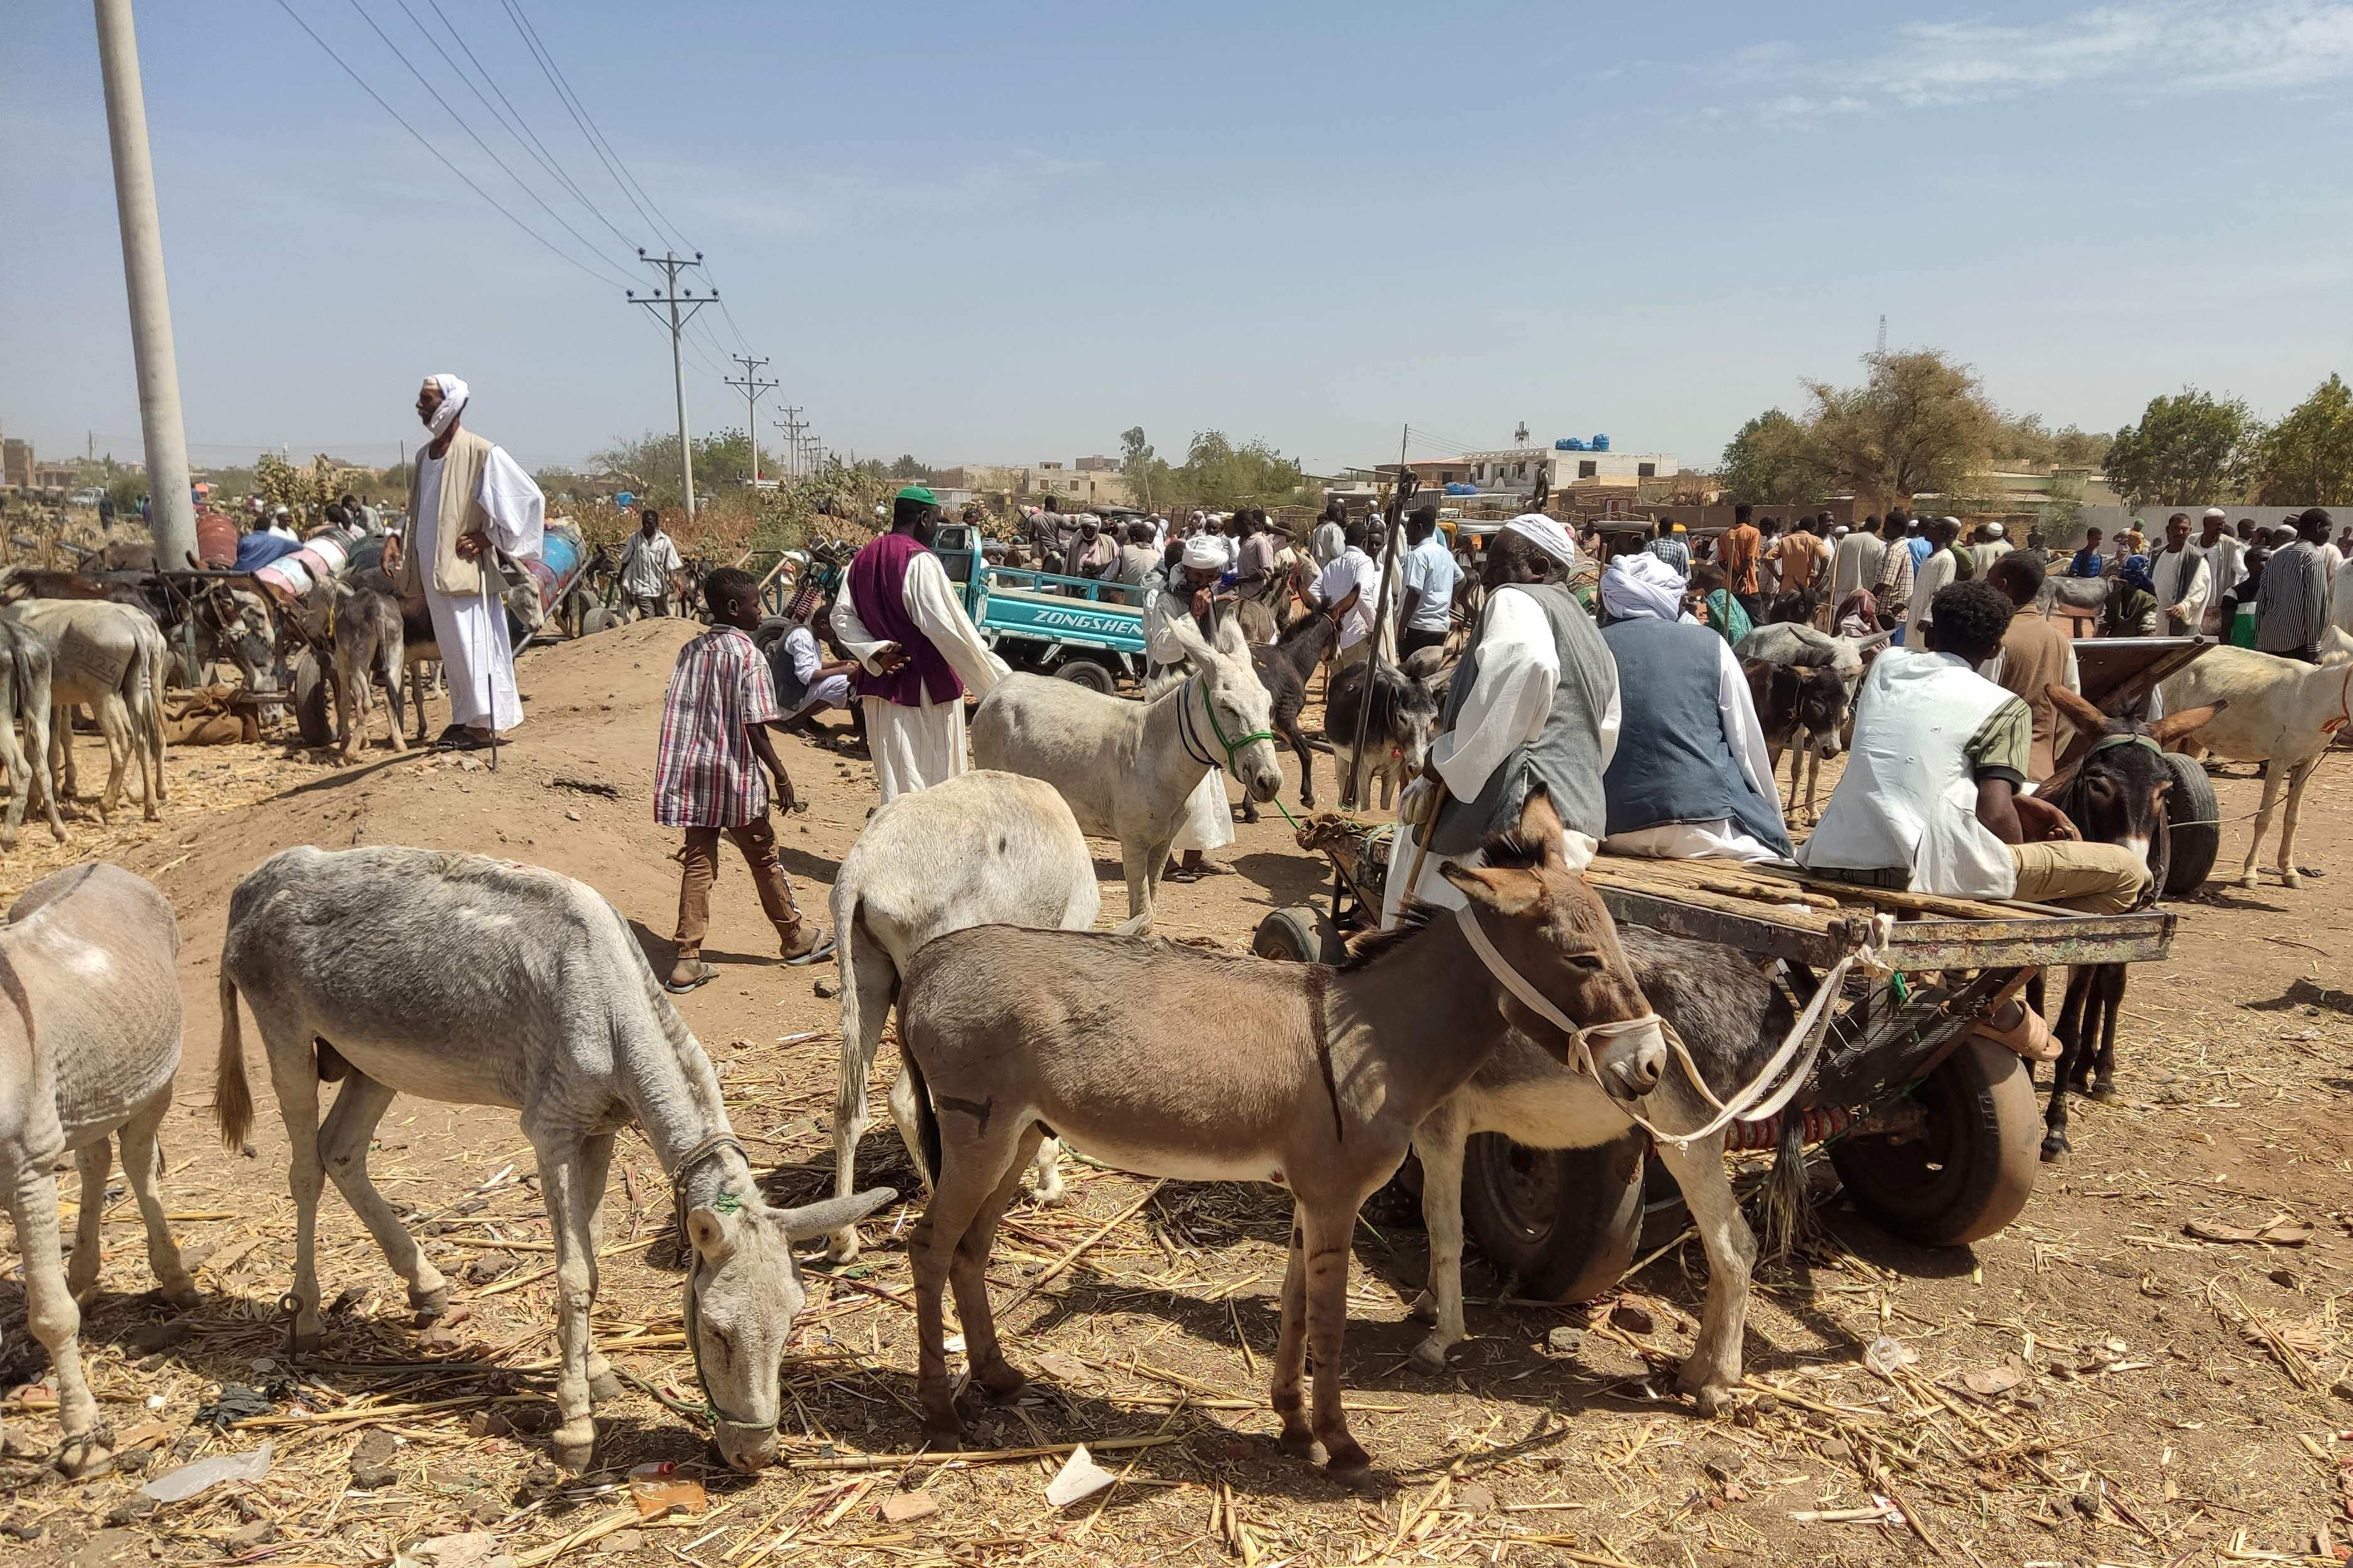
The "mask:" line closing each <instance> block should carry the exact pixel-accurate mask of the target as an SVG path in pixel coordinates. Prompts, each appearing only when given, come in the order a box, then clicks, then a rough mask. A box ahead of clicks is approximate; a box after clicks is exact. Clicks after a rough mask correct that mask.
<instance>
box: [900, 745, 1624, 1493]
mask: <svg viewBox="0 0 2353 1568" xmlns="http://www.w3.org/2000/svg"><path fill="white" fill-rule="evenodd" d="M1560 846H1561V826H1560V819H1559V817H1558V816H1556V814H1555V813H1554V811H1553V808H1552V805H1551V802H1550V801H1549V800H1548V799H1547V798H1546V795H1544V793H1543V792H1542V791H1541V790H1538V791H1537V792H1536V793H1535V794H1534V795H1532V797H1531V798H1530V800H1529V802H1528V805H1527V807H1526V809H1525V812H1524V813H1523V814H1522V816H1521V818H1520V822H1519V826H1518V831H1517V832H1516V833H1515V834H1513V835H1506V836H1500V837H1496V838H1493V839H1491V840H1489V841H1488V843H1487V844H1486V845H1485V846H1483V847H1482V864H1480V865H1478V866H1476V867H1475V868H1473V867H1470V866H1465V865H1463V864H1461V863H1459V862H1449V863H1447V864H1446V865H1445V866H1444V867H1443V868H1442V870H1443V873H1444V875H1445V876H1446V878H1447V879H1448V880H1449V881H1450V882H1451V884H1452V885H1453V886H1454V887H1456V888H1458V889H1461V892H1462V893H1463V895H1464V896H1465V898H1466V900H1467V903H1466V904H1465V906H1464V907H1463V908H1462V909H1461V910H1455V911H1443V912H1441V911H1435V910H1424V911H1423V913H1422V915H1421V916H1420V918H1419V919H1417V920H1415V921H1412V922H1410V923H1409V925H1407V926H1406V927H1404V928H1402V929H1400V930H1399V931H1398V932H1397V933H1396V934H1394V935H1392V936H1388V937H1385V938H1382V939H1378V940H1376V941H1373V942H1366V943H1365V944H1364V945H1362V946H1360V947H1359V948H1358V949H1357V951H1356V955H1355V956H1354V957H1352V958H1351V959H1350V960H1349V962H1348V963H1346V964H1345V965H1343V966H1342V967H1341V968H1340V969H1339V970H1338V971H1336V972H1335V971H1334V970H1332V969H1330V968H1328V967H1326V966H1324V965H1323V964H1293V963H1265V962H1262V961H1260V960H1256V959H1251V958H1241V957H1229V956H1226V955H1222V954H1215V953H1206V952H1198V951H1196V950H1193V949H1189V948H1182V947H1174V946H1170V945H1168V944H1166V943H1164V942H1138V941H1134V940H1132V939H1128V938H1123V937H1120V936H1116V935H1103V934H1098V933H1094V932H1076V931H1013V930H1009V929H1007V928H1005V927H1001V926H997V927H986V928H982V929H979V930H976V931H957V932H955V933H954V934H952V935H948V936H944V937H942V938H940V939H939V940H938V941H936V942H932V943H931V944H930V945H928V946H926V947H925V948H923V951H922V952H918V953H917V954H916V955H915V959H914V962H913V963H912V964H910V965H909V966H908V970H907V975H906V989H905V991H904V992H903V993H902V999H901V1005H900V1016H901V1024H900V1029H899V1042H900V1050H901V1053H902V1056H903V1058H904V1059H905V1064H906V1065H905V1070H906V1072H907V1073H908V1074H909V1076H910V1077H911V1078H912V1079H913V1098H914V1103H915V1108H916V1111H917V1118H918V1122H919V1131H920V1134H921V1137H922V1141H923V1149H924V1152H925V1154H926V1156H927V1163H929V1164H930V1166H931V1168H932V1169H933V1170H934V1172H935V1173H937V1183H938V1184H937V1187H936V1188H935V1190H934V1193H933V1195H932V1201H931V1203H930V1204H929V1205H927V1206H926V1207H925V1209H924V1211H923V1218H922V1219H921V1220H919V1221H918V1222H917V1223H916V1226H915V1229H914V1233H913V1237H912V1239H911V1241H910V1244H909V1252H910V1254H911V1261H912V1262H913V1268H914V1280H915V1315H916V1318H915V1321H916V1330H917V1333H918V1336H919V1339H920V1344H921V1351H920V1361H919V1363H918V1367H917V1374H916V1390H917V1399H918V1402H919V1403H920V1405H921V1407H922V1419H923V1429H924V1431H925V1432H926V1433H927V1434H928V1435H929V1436H932V1437H933V1438H934V1440H937V1441H942V1442H945V1443H951V1444H952V1443H955V1441H957V1440H958V1439H959V1438H960V1436H961V1434H962V1431H963V1421H962V1418H961V1417H960V1416H959V1415H958V1414H957V1410H956V1405H955V1397H954V1390H953V1387H952V1385H951V1384H950V1382H949V1378H948V1370H947V1360H946V1356H945V1353H944V1350H943V1348H942V1339H941V1332H942V1324H941V1315H942V1313H941V1291H942V1289H943V1287H944V1286H946V1285H953V1287H954V1289H955V1298H956V1316H957V1318H958V1320H959V1321H960V1322H961V1324H962V1326H963V1329H964V1336H965V1346H966V1348H967V1352H968V1353H969V1355H970V1356H971V1366H972V1376H973V1380H974V1381H975V1382H976V1384H978V1385H979V1386H980V1387H981V1388H983V1389H985V1390H987V1391H988V1392H989V1393H991V1394H997V1395H998V1396H1000V1397H1002V1396H1007V1395H1010V1394H1013V1393H1014V1392H1016V1391H1017V1390H1018V1389H1019V1388H1020V1387H1021V1385H1022V1382H1023V1379H1022V1376H1021V1374H1020V1373H1018V1372H1016V1371H1015V1370H1014V1369H1013V1367H1012V1366H1011V1364H1010V1363H1008V1362H1007V1361H1006V1359H1005V1354H1004V1352H1003V1350H1002V1348H1001V1347H1000V1346H999V1344H998V1342H997V1330H996V1325H995V1323H994V1322H993V1321H992V1319H991V1315H990V1310H989V1302H988V1281H987V1268H988V1255H989V1249H990V1247H991V1245H992V1244H993V1242H994V1240H995V1238H996V1234H997V1219H998V1216H999V1215H1002V1214H1003V1212H1004V1210H1005V1206H1006V1205H1007V1204H1008V1202H1010V1201H1011V1199H1012V1196H1013V1193H1014V1190H1015V1188H1017V1187H1018V1185H1019V1184H1020V1179H1021V1167H1022V1166H1023V1165H1025V1164H1027V1163H1029V1159H1030V1157H1031V1155H1032V1154H1034V1153H1035V1152H1036V1151H1037V1148H1038V1145H1039V1142H1040V1140H1042V1139H1043V1138H1044V1136H1045V1130H1046V1129H1047V1128H1048V1127H1051V1128H1052V1129H1053V1130H1054V1131H1056V1132H1058V1133H1060V1135H1061V1136H1062V1137H1064V1138H1066V1139H1068V1140H1069V1141H1070V1142H1071V1143H1072V1144H1073V1145H1074V1146H1076V1147H1078V1148H1080V1149H1082V1150H1084V1151H1086V1152H1088V1153H1089V1154H1091V1155H1092V1157H1094V1158H1097V1159H1099V1160H1102V1161H1103V1162H1104V1163H1109V1164H1112V1165H1115V1166H1117V1167H1119V1168H1121V1169H1123V1170H1128V1171H1134V1172H1137V1173H1143V1174H1147V1175H1158V1176H1163V1177H1174V1178H1176V1179H1179V1180H1192V1181H1252V1182H1273V1183H1276V1184H1280V1185H1285V1186H1288V1187H1289V1188H1290V1189H1291V1191H1292V1194H1293V1211H1292V1212H1293V1220H1292V1228H1291V1261H1290V1267H1289V1268H1288V1269H1287V1270H1286V1271H1285V1273H1284V1275H1283V1284H1282V1335H1281V1338H1280V1340H1279V1341H1278V1342H1277V1345H1276V1348H1275V1353H1274V1369H1273V1372H1274V1378H1273V1404H1274V1408H1275V1412H1276V1414H1277V1415H1278V1416H1280V1418H1281V1420H1282V1444H1283V1447H1285V1448H1286V1449H1289V1450H1291V1451H1293V1452H1294V1453H1305V1452H1307V1451H1308V1450H1309V1449H1310V1447H1311V1446H1312V1445H1313V1444H1314V1443H1318V1442H1320V1443H1321V1444H1322V1445H1323V1446H1324V1454H1325V1456H1326V1459H1327V1462H1328V1464H1329V1466H1330V1468H1331V1470H1332V1473H1333V1474H1334V1475H1335V1477H1337V1478H1340V1479H1345V1480H1349V1481H1360V1480H1362V1479H1365V1478H1366V1473H1367V1471H1368V1469H1369V1467H1370V1464H1371V1461H1370V1460H1369V1459H1368V1458H1366V1454H1365V1450H1364V1449H1363V1448H1362V1447H1359V1446H1358V1445H1357V1443H1356V1438H1355V1437H1354V1436H1350V1434H1349V1431H1348V1426H1347V1421H1346V1418H1345V1415H1343V1414H1342V1411H1341V1405H1340V1369H1341V1365H1342V1361H1341V1342H1342V1337H1343V1335H1344V1333H1345V1330H1346V1326H1347V1289H1348V1251H1349V1240H1350V1237H1351V1234H1352V1233H1353V1232H1354V1230H1355V1228H1356V1211H1357V1209H1358V1207H1359V1205H1362V1204H1363V1203H1364V1201H1365V1199H1366V1197H1367V1196H1369V1195H1370V1194H1372V1193H1373V1192H1374V1191H1376V1190H1377V1189H1378V1188H1379V1186H1380V1185H1381V1184H1382V1183H1384V1182H1386V1181H1387V1180H1388V1178H1389V1176H1390V1174H1391V1173H1394V1172H1395V1171H1396V1170H1397V1168H1398V1165H1399V1163H1402V1162H1403V1161H1404V1159H1405V1154H1406V1150H1407V1148H1408V1146H1409V1144H1410V1142H1412V1138H1413V1131H1414V1128H1415V1127H1416V1126H1417V1125H1418V1124H1419V1122H1420V1121H1421V1119H1422V1118H1423V1117H1424V1116H1426V1115H1428V1114H1429V1112H1430V1110H1431V1109H1432V1108H1433V1107H1435V1106H1436V1105H1437V1104H1438V1103H1439V1102H1440V1101H1441V1100H1444V1099H1446V1097H1447V1096H1448V1095H1450V1094H1452V1093H1453V1092H1454V1091H1455V1090H1456V1089H1460V1088H1461V1086H1462V1084H1463V1082H1464V1081H1465V1080H1466V1079H1469V1078H1470V1076H1471V1075H1472V1073H1473V1072H1475V1071H1476V1070H1477V1069H1478V1067H1479V1064H1480V1063H1481V1061H1482V1060H1483V1059H1484V1058H1486V1057H1487V1056H1488V1054H1489V1053H1491V1052H1492V1051H1493V1050H1494V1049H1495V1048H1496V1047H1498V1046H1500V1045H1501V1044H1502V1043H1503V1042H1504V1038H1505V1037H1506V1035H1507V1034H1508V1033H1509V1032H1510V1031H1511V1030H1513V1029H1514V1028H1518V1029H1522V1030H1525V1031H1526V1032H1527V1033H1528V1034H1529V1035H1530V1036H1532V1037H1534V1038H1535V1039H1536V1040H1537V1041H1538V1042H1540V1043H1541V1044H1542V1045H1543V1046H1544V1047H1545V1048H1546V1049H1547V1050H1550V1051H1552V1052H1554V1053H1556V1054H1557V1055H1558V1056H1560V1057H1562V1058H1567V1057H1568V1056H1569V1055H1570V1054H1571V1053H1572V1052H1573V1051H1574V1052H1577V1053H1578V1054H1579V1055H1581V1056H1584V1057H1585V1059H1588V1060H1589V1061H1591V1062H1592V1063H1593V1067H1594V1071H1595V1072H1596V1074H1597V1076H1598V1077H1599V1079H1600V1080H1601V1082H1602V1084H1603V1086H1604V1087H1605V1088H1606V1089H1608V1091H1609V1093H1610V1094H1612V1095H1613V1096H1616V1097H1619V1098H1620V1099H1623V1100H1640V1099H1641V1097H1642V1096H1644V1095H1646V1094H1648V1093H1649V1092H1650V1091H1651V1089H1652V1088H1653V1087H1654V1086H1655V1085H1657V1083H1658V1082H1659V1079H1660V1077H1661V1074H1662V1071H1663V1070H1664V1067H1665V1063H1666V1059H1667V1052H1666V1044H1665V1040H1664V1037H1662V1034H1661V1031H1660V1027H1659V1024H1658V1021H1657V1019H1656V1018H1654V1017H1652V1016H1651V1014H1650V1010H1649V1007H1648V1005H1646V1004H1645V1003H1644V1002H1643V1000H1642V994H1641V989H1640V988H1639V987H1638V986H1637V985H1636V984H1635V983H1634V977H1633V973H1632V972H1631V971H1630V969H1629V968H1628V967H1627V963H1626V957H1625V954H1624V953H1623V952H1621V951H1620V948H1619V946H1618V938H1617V932H1616V929H1615V927H1614V926H1613V925H1612V924H1611V922H1610V919H1609V912H1608V911H1607V910H1605V909H1603V907H1602V905H1601V900H1599V897H1598V896H1597V895H1596V894H1595V893H1594V891H1593V889H1591V888H1590V887H1589V886H1588V885H1587V884H1586V882H1585V881H1584V879H1582V878H1580V877H1578V876H1577V875H1576V874H1574V873H1573V872H1571V871H1570V870H1569V869H1568V868H1567V863H1566V861H1565V860H1564V858H1563V857H1562V852H1561V847H1560ZM1491 967H1492V968H1493V971H1494V973H1493V975H1492V976H1491V974H1490V973H1489V970H1490V968H1491ZM1498 980H1503V981H1504V982H1506V983H1507V984H1508V985H1510V986H1513V987H1521V986H1532V987H1534V989H1533V990H1532V991H1530V992H1529V993H1528V994H1530V995H1534V996H1537V997H1538V998H1539V999H1542V998H1544V997H1551V998H1556V999H1557V1000H1556V1002H1551V1003H1546V1007H1547V1008H1549V1009H1551V1012H1552V1016H1553V1017H1555V1018H1559V1019H1561V1020H1562V1021H1563V1022H1567V1021H1568V1020H1570V1019H1575V1020H1579V1021H1580V1022H1579V1023H1578V1024H1577V1026H1576V1034H1575V1036H1573V1037H1572V1036H1571V1035H1569V1034H1567V1033H1564V1032H1562V1031H1561V1029H1560V1028H1559V1027H1557V1026H1556V1025H1554V1024H1553V1023H1550V1022H1547V1021H1546V1019H1545V1018H1543V1017H1541V1016H1539V1015H1538V1013H1537V1012H1536V1011H1535V1010H1533V1009H1531V1008H1529V1007H1528V1006H1526V1005H1525V1004H1523V1003H1521V1002H1520V1001H1519V1000H1518V997H1517V995H1516V994H1515V993H1514V990H1511V989H1506V988H1505V986H1504V985H1499V984H1497V982H1498ZM1203 996H1214V997H1216V998H1217V999H1218V1004H1217V1005H1216V1006H1214V1007H1211V1008H1208V1009H1204V1008H1202V1007H1201V1006H1199V1005H1198V1002H1199V999H1200V998H1201V997H1203ZM1176 1037H1181V1038H1183V1039H1184V1041H1185V1042H1186V1047H1185V1049H1183V1050H1180V1051H1175V1052H1170V1053H1166V1054H1165V1055H1163V1056H1161V1057H1159V1058H1155V1060H1154V1061H1153V1063H1152V1064H1151V1067H1150V1068H1149V1070H1144V1071H1139V1070H1138V1064H1137V1060H1136V1057H1135V1051H1134V1042H1136V1041H1138V1040H1145V1039H1165V1038H1176ZM1587 1053H1589V1055H1588V1054H1587ZM1311 1339H1312V1340H1313V1342H1314V1362H1315V1391H1314V1420H1313V1423H1312V1425H1311V1423H1310V1421H1309V1420H1308V1418H1307V1415H1306V1412H1305V1408H1304V1402H1303V1399H1302V1397H1301V1391H1300V1373H1301V1369H1302V1366H1303V1358H1304V1356H1305V1355H1306V1353H1307V1350H1308V1344H1309V1341H1310V1340H1311Z"/></svg>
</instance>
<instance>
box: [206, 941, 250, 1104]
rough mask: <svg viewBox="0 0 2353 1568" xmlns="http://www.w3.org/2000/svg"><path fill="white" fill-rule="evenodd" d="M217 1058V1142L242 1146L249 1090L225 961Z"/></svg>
mask: <svg viewBox="0 0 2353 1568" xmlns="http://www.w3.org/2000/svg"><path fill="white" fill-rule="evenodd" d="M220 1010H221V1039H220V1058H219V1060H218V1061H216V1063H215V1064H214V1067H213V1121H215V1122H216V1123H218V1124H219V1127H220V1136H221V1145H222V1147H224V1148H227V1149H242V1148H244V1147H245V1137H246V1134H247V1133H248V1132H250V1131H253V1090H252V1089H250V1088H248V1086H247V1084H246V1081H245V1036H244V1033H243V1030H242V1028H241V1026H239V1025H238V1023H237V982H236V981H235V980H234V979H232V978H230V976H229V970H228V965H227V964H226V963H224V964H222V965H221V977H220Z"/></svg>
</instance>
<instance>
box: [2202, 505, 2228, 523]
mask: <svg viewBox="0 0 2353 1568" xmlns="http://www.w3.org/2000/svg"><path fill="white" fill-rule="evenodd" d="M2205 515H2206V516H2208V517H2211V518H2217V519H2220V520H2221V521H2229V520H2230V516H2231V514H2230V513H2229V512H2227V511H2224V510H2222V509H2221V507H2219V506H2210V507H2208V508H2207V509H2206V511H2205Z"/></svg>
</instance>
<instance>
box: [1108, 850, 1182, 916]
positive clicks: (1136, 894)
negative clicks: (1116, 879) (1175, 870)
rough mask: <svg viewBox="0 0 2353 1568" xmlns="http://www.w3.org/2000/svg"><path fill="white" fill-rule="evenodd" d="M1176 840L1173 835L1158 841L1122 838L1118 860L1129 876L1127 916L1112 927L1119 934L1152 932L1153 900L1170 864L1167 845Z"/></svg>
mask: <svg viewBox="0 0 2353 1568" xmlns="http://www.w3.org/2000/svg"><path fill="white" fill-rule="evenodd" d="M1174 842H1175V840H1174V839H1173V838H1166V839H1162V840H1161V841H1160V842H1159V843H1156V844H1130V843H1128V842H1126V841H1125V840H1124V839H1123V840H1122V841H1121V843H1120V847H1119V861H1120V869H1121V870H1122V871H1123V872H1124V873H1125V874H1126V877H1127V919H1125V920H1124V921H1121V922H1120V923H1119V924H1118V925H1117V926H1116V927H1114V928H1113V930H1114V931H1115V933H1116V934H1117V935H1120V936H1149V935H1151V934H1152V902H1153V899H1154V897H1155V895H1156V894H1157V893H1158V892H1159V891H1160V873H1161V870H1162V869H1163V868H1165V867H1166V865H1167V864H1168V848H1169V846H1170V845H1171V844H1172V843H1174Z"/></svg>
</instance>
